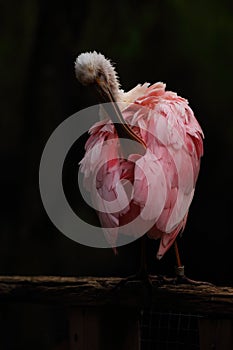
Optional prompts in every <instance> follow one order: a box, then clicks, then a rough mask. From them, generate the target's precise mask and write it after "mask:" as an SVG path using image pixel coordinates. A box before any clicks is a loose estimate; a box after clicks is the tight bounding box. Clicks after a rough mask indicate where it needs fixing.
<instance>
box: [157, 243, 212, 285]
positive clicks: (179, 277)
mask: <svg viewBox="0 0 233 350" xmlns="http://www.w3.org/2000/svg"><path fill="white" fill-rule="evenodd" d="M174 249H175V255H176V262H177V265H176V267H175V272H176V277H175V278H165V279H164V281H163V282H164V283H172V284H191V285H196V286H199V285H211V283H209V282H203V281H195V280H192V279H190V278H188V277H186V276H185V273H184V265H182V263H181V259H180V253H179V249H178V244H177V242H176V241H175V243H174Z"/></svg>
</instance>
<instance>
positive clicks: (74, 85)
mask: <svg viewBox="0 0 233 350" xmlns="http://www.w3.org/2000/svg"><path fill="white" fill-rule="evenodd" d="M232 10H233V5H232V1H227V0H223V1H217V0H216V1H214V0H206V1H195V2H194V1H192V2H191V1H190V2H187V1H183V0H176V1H175V0H174V1H169V0H163V1H162V0H159V1H147V2H142V1H140V2H139V1H138V2H137V1H134V2H133V1H127V2H126V1H125V0H124V1H123V0H118V1H116V2H110V1H106V0H104V1H93V0H89V1H77V0H76V1H73V0H71V1H65V2H55V1H45V0H40V1H36V0H22V1H19V2H16V1H13V0H9V1H1V2H0V16H1V20H0V41H1V43H0V73H1V79H0V81H1V119H0V122H1V126H0V132H1V136H0V162H1V221H0V273H1V274H28V275H31V274H53V275H106V274H108V275H127V274H128V273H131V272H133V271H135V269H136V267H137V264H138V257H139V256H138V243H137V242H136V243H134V244H132V245H130V246H127V247H122V248H120V249H119V255H118V256H117V257H115V256H114V254H113V253H112V250H111V249H107V250H106V249H94V248H88V247H83V246H81V245H79V244H77V243H76V242H73V241H71V240H69V239H68V238H66V237H65V236H64V235H63V234H61V233H60V232H58V231H57V229H56V228H55V227H54V226H53V225H52V223H51V222H50V220H49V218H48V217H47V214H46V213H45V210H44V208H43V205H42V202H41V199H40V194H39V186H38V170H39V162H40V157H41V154H42V151H43V148H44V146H45V143H46V141H47V139H48V138H49V136H50V135H51V133H52V132H53V131H54V129H55V128H56V127H57V126H58V125H59V124H60V123H61V122H62V121H63V120H64V119H66V118H67V117H68V116H70V115H71V114H73V113H75V112H77V111H79V110H80V109H82V108H86V107H88V106H90V105H93V104H95V103H96V100H95V99H94V98H93V97H92V96H90V95H89V94H88V93H87V91H86V89H84V88H82V87H81V86H80V85H79V84H78V82H77V81H76V79H75V75H74V61H75V58H76V56H77V55H78V54H79V53H81V52H85V51H92V50H97V51H98V52H99V51H100V52H102V53H103V54H105V55H106V56H107V57H109V58H111V59H112V61H113V62H116V68H117V71H118V72H119V76H120V81H121V83H122V87H123V88H124V90H126V91H127V90H128V89H130V88H132V87H134V86H135V85H136V84H138V83H143V82H145V81H147V82H151V83H153V82H156V81H163V82H165V83H166V84H167V89H169V90H173V91H175V92H177V93H178V94H179V95H181V96H183V97H185V98H187V99H188V100H189V102H190V105H191V107H192V109H193V110H194V112H195V115H196V116H197V118H198V120H199V122H200V124H201V126H202V127H203V130H204V133H205V155H204V158H203V160H202V166H201V173H200V177H199V180H198V184H197V189H196V194H195V198H194V201H193V203H192V206H191V209H190V215H189V220H188V224H187V228H186V229H185V232H184V235H183V238H182V239H181V240H180V245H181V252H182V257H183V261H184V263H185V265H186V272H187V274H188V275H189V276H190V277H192V278H196V279H203V280H208V281H212V282H214V283H217V284H222V285H232V284H233V280H232V269H233V258H232V211H231V209H232V195H233V191H232V151H233V116H232V99H233V94H232V78H233V74H232V73H233V68H232V62H233V49H232V47H233V45H232V37H233V16H232V14H233V11H232ZM83 143H84V139H82V140H80V142H79V145H78V147H76V149H77V154H76V155H75V154H73V157H74V158H73V163H72V162H71V164H73V167H76V166H77V164H78V161H79V160H80V157H81V156H82V154H83ZM69 169H70V171H71V172H72V171H73V170H74V169H72V167H70V168H69ZM68 172H69V171H68ZM67 179H69V176H68V175H67ZM70 186H71V192H72V193H75V188H72V184H71V185H70ZM78 205H79V196H78V194H77V206H78ZM91 216H93V213H90V217H91ZM156 249H157V245H156V242H153V241H149V242H148V255H149V257H150V269H151V270H153V271H154V272H159V273H170V274H172V273H173V266H174V264H175V261H174V253H173V250H172V249H171V250H170V251H169V252H168V253H167V254H166V256H165V257H164V259H163V260H162V261H161V262H159V263H158V262H157V261H156V260H155V255H156ZM12 348H13V347H12Z"/></svg>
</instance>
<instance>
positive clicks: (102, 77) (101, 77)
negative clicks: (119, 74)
mask: <svg viewBox="0 0 233 350" xmlns="http://www.w3.org/2000/svg"><path fill="white" fill-rule="evenodd" d="M97 78H98V79H99V80H101V81H105V80H106V77H105V75H104V74H103V73H102V72H101V71H98V72H97Z"/></svg>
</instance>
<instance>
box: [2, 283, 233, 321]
mask: <svg viewBox="0 0 233 350" xmlns="http://www.w3.org/2000/svg"><path fill="white" fill-rule="evenodd" d="M120 281H122V278H118V277H106V278H105V277H58V276H0V302H10V303H12V302H31V303H43V304H50V305H52V304H62V305H72V306H75V305H76V306H103V305H106V306H107V305H119V306H127V307H134V308H135V307H138V308H141V307H145V306H146V305H148V306H154V307H155V308H156V310H158V311H166V310H167V311H173V312H183V313H185V312H186V313H200V314H202V315H220V316H225V317H230V318H232V317H233V288H232V287H217V286H192V285H169V284H167V285H161V286H159V285H156V284H155V285H154V286H153V287H152V288H149V287H148V286H147V285H145V284H143V283H142V282H140V281H128V282H127V283H125V284H124V285H123V286H122V287H121V288H117V285H118V284H119V282H120Z"/></svg>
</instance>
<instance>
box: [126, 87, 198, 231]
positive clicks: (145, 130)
mask: <svg viewBox="0 0 233 350" xmlns="http://www.w3.org/2000/svg"><path fill="white" fill-rule="evenodd" d="M123 115H124V116H125V118H126V120H127V122H129V124H131V125H133V128H134V130H135V132H137V133H139V136H140V137H142V138H143V140H144V141H145V143H146V145H147V147H148V148H149V150H150V151H151V153H152V154H153V155H154V157H155V159H156V161H154V162H153V161H152V160H151V159H150V158H149V157H148V154H147V155H145V156H144V157H143V158H142V159H141V160H140V161H141V162H144V165H143V168H144V169H146V171H147V172H148V174H150V175H148V178H149V179H150V182H151V185H150V189H151V191H154V192H153V193H154V196H156V194H157V196H156V197H157V200H159V202H158V203H160V205H161V203H163V202H164V206H163V210H162V212H161V215H160V216H159V218H158V219H157V221H156V226H157V228H158V229H159V230H160V231H162V232H166V233H173V232H174V230H176V228H177V227H179V226H180V225H181V223H182V225H183V224H184V221H185V220H184V218H185V217H186V216H187V213H188V209H189V206H190V204H191V201H192V198H193V194H194V188H195V183H196V180H197V176H198V172H199V167H200V157H201V155H202V154H203V143H202V138H203V133H202V130H201V128H200V126H199V124H198V122H197V120H196V119H195V117H194V114H193V112H192V110H191V108H190V107H189V105H188V102H187V101H186V100H185V99H183V98H181V97H179V96H177V94H175V93H173V92H167V91H165V85H164V84H162V83H157V84H154V85H152V86H150V87H149V88H147V92H146V94H145V95H144V96H143V97H140V98H139V99H138V100H136V101H135V103H134V104H132V105H130V106H128V107H127V108H126V109H125V110H124V111H123ZM158 169H160V170H159V171H158ZM162 179H163V181H164V179H165V181H166V186H165V187H166V191H164V186H163V185H161V180H162ZM157 181H158V183H157ZM159 183H160V185H159ZM146 187H147V185H146V184H145V181H142V177H141V174H140V171H138V172H137V167H135V182H134V193H135V201H136V200H137V201H139V199H138V198H140V205H141V206H142V207H143V206H144V205H145V206H147V204H146V196H147V192H146V191H145V188H146ZM164 193H166V200H165V201H164ZM149 203H150V204H149ZM151 206H152V207H153V206H154V207H155V208H156V207H157V201H156V200H155V199H154V203H153V202H152V201H151V202H148V207H146V208H145V210H144V212H145V214H146V215H147V216H148V217H150V218H151V217H152V216H153V215H154V218H155V219H156V216H157V213H158V212H157V210H156V209H154V210H153V209H152V208H151Z"/></svg>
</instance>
